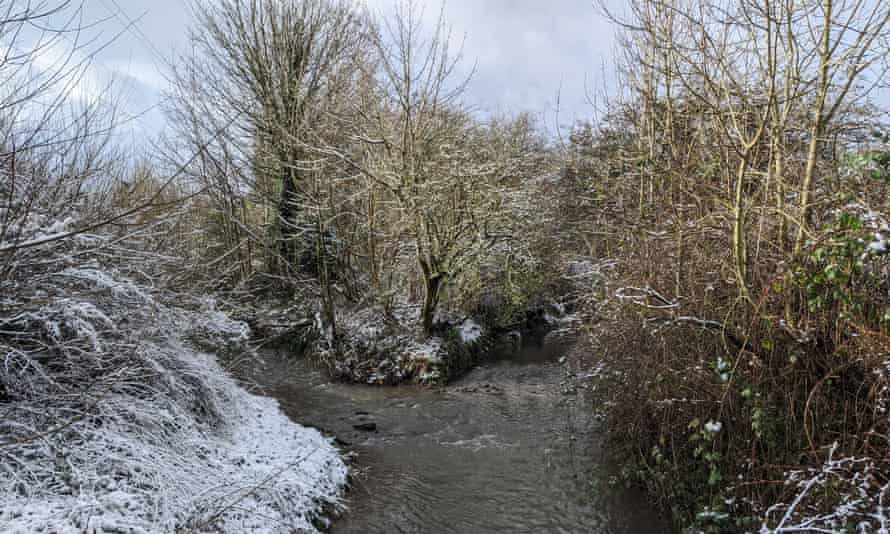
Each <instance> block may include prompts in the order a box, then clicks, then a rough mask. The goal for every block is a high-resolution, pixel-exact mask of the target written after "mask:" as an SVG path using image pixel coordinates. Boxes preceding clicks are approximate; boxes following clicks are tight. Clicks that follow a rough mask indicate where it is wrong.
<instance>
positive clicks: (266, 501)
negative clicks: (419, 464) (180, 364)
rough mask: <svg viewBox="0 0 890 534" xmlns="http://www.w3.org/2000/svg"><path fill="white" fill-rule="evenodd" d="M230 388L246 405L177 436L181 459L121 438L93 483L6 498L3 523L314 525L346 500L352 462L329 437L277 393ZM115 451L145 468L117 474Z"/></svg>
mask: <svg viewBox="0 0 890 534" xmlns="http://www.w3.org/2000/svg"><path fill="white" fill-rule="evenodd" d="M220 372H222V371H221V370H220ZM231 387H232V393H233V399H232V400H233V401H234V403H235V405H236V406H237V409H238V413H237V415H236V416H234V417H233V420H232V421H231V422H230V423H229V424H230V425H231V431H230V433H229V434H228V435H220V436H214V435H212V434H205V435H200V434H196V435H193V436H184V438H185V439H184V441H183V442H182V443H180V444H178V445H177V444H170V448H172V449H180V450H179V451H175V452H178V453H179V454H182V456H181V457H178V458H177V454H175V453H174V454H171V451H168V450H164V449H165V447H164V445H163V444H153V445H152V444H145V445H141V444H138V443H132V442H130V441H129V440H127V438H126V437H125V436H120V438H122V439H123V441H124V442H123V443H120V447H119V450H118V451H113V450H112V451H108V452H109V454H107V456H105V458H102V461H104V462H107V463H108V464H109V465H108V466H107V468H106V469H104V470H103V471H105V472H104V473H103V474H102V475H100V476H98V477H95V478H94V479H93V480H91V481H90V483H89V484H86V485H82V486H81V487H80V488H77V489H76V490H73V491H71V492H67V491H66V492H64V493H66V494H52V493H50V494H47V493H40V494H36V495H23V494H9V495H6V496H4V497H0V509H2V511H0V531H2V532H4V533H8V534H16V533H21V534H25V533H33V532H54V533H59V534H67V533H71V534H74V533H90V534H93V533H95V534H99V533H104V532H131V533H154V532H173V531H176V530H189V531H196V532H210V531H213V532H226V533H229V532H230V533H241V532H257V533H270V534H272V533H276V532H316V529H315V527H314V526H313V520H314V519H316V518H317V517H318V515H319V512H320V511H322V510H321V509H322V508H324V507H329V506H336V505H337V504H338V503H339V495H340V492H341V490H342V488H343V487H344V486H345V484H346V477H347V469H346V466H345V464H344V463H343V461H342V460H341V458H340V456H339V454H338V453H337V451H336V449H335V448H334V447H333V446H332V445H331V442H330V440H329V439H327V438H325V437H324V436H322V435H321V434H320V433H319V432H318V431H316V430H314V429H309V428H304V427H301V426H299V425H296V424H294V423H293V422H291V421H290V420H289V419H288V418H287V417H286V416H285V415H284V414H283V413H281V410H280V409H279V407H278V404H277V402H276V401H274V400H273V399H269V398H263V397H258V396H255V395H252V394H249V393H247V392H246V391H244V390H243V389H240V388H239V387H238V386H236V385H235V384H234V383H231ZM189 450H191V451H193V453H192V454H189ZM115 452H123V453H124V455H132V456H133V457H132V458H127V461H125V462H121V464H133V463H135V464H136V465H137V466H138V465H139V464H140V463H141V464H142V466H143V467H142V468H141V469H139V470H137V472H136V473H126V472H117V473H115V472H114V471H115V468H116V465H115V464H116V463H117V460H118V458H116V456H117V455H116V454H115ZM97 459H98V458H97ZM133 460H136V462H133ZM121 467H123V465H121ZM139 471H143V472H142V473H140V472H139ZM60 493H61V492H60Z"/></svg>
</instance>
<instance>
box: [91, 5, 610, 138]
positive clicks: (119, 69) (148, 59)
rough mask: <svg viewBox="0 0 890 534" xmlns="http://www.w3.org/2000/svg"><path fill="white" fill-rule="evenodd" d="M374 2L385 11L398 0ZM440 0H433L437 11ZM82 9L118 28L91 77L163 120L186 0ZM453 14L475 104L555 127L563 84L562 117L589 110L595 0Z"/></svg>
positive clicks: (601, 38) (147, 127) (449, 11)
mask: <svg viewBox="0 0 890 534" xmlns="http://www.w3.org/2000/svg"><path fill="white" fill-rule="evenodd" d="M207 1H212V0H207ZM367 2H368V4H369V7H371V9H372V10H374V11H378V12H380V11H384V12H385V11H386V10H390V9H391V8H392V6H393V1H392V0H367ZM440 5H441V4H440V0H430V1H429V2H427V8H426V9H427V11H428V14H429V16H430V17H433V16H434V15H435V14H437V13H438V9H439V6H440ZM83 9H84V12H83V17H84V21H85V22H88V23H96V25H95V27H94V28H92V29H91V30H90V35H91V36H98V37H99V39H100V41H101V40H105V41H107V40H110V39H111V38H112V37H115V36H117V37H116V38H115V39H114V41H113V42H111V43H110V44H109V45H108V46H107V47H105V48H104V49H103V50H101V52H100V53H99V54H98V55H97V57H96V59H95V61H94V64H93V65H92V67H91V71H92V72H91V73H90V76H89V77H88V80H87V83H92V84H93V85H95V86H100V85H101V84H102V83H103V82H104V81H105V80H107V79H108V77H110V76H114V78H115V79H117V80H118V87H119V89H121V90H123V91H124V94H125V96H126V107H127V110H128V111H129V112H130V113H133V114H135V113H137V112H139V111H144V110H149V111H148V112H147V113H146V114H145V115H144V116H143V117H141V118H140V119H139V120H138V121H137V122H135V123H134V129H135V130H136V131H137V132H139V131H141V132H151V133H155V132H157V131H159V130H161V129H162V128H163V124H164V119H163V115H162V114H161V113H160V111H159V110H158V109H156V108H153V106H157V104H158V103H159V102H160V100H161V95H162V92H163V90H164V87H165V85H166V81H165V77H164V73H165V71H166V67H165V65H164V62H165V61H167V60H168V58H170V57H171V56H172V55H173V54H172V53H173V51H174V50H183V49H185V48H186V47H187V46H188V39H187V30H188V27H189V25H190V24H191V16H190V13H189V10H188V8H187V7H186V3H185V0H83ZM445 14H446V17H447V18H448V21H449V22H450V24H451V25H452V26H453V30H454V33H455V35H459V36H463V35H465V37H466V43H465V47H464V56H465V63H466V66H467V68H470V67H472V65H473V64H474V63H475V65H476V71H475V75H474V76H473V79H472V82H471V84H470V87H469V90H468V93H467V95H466V101H467V103H468V104H471V105H472V106H474V107H475V108H476V109H478V110H479V111H480V112H481V113H490V112H498V111H505V112H515V111H521V110H531V111H534V112H538V113H541V114H543V118H544V119H545V120H546V121H547V124H548V126H550V127H551V128H552V127H553V125H554V123H555V122H556V121H555V116H556V114H555V109H556V96H557V93H559V94H561V101H560V110H561V111H560V116H559V119H560V120H559V122H560V123H562V124H568V123H570V122H572V121H573V120H574V119H576V118H577V119H580V118H586V117H588V116H590V114H591V110H590V106H589V104H588V103H587V99H586V88H587V87H588V86H594V87H600V86H601V85H602V80H601V69H602V65H603V64H604V62H608V59H609V56H610V54H611V46H612V30H611V28H610V27H609V25H608V24H607V22H606V21H605V20H603V18H602V17H601V16H600V15H598V14H597V12H596V10H595V9H594V7H593V1H592V0H448V1H447V4H446V7H445ZM128 26H129V28H128ZM100 41H97V42H100Z"/></svg>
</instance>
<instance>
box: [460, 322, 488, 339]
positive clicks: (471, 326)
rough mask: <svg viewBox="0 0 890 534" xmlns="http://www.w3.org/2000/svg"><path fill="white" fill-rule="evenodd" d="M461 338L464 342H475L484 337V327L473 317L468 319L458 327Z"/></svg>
mask: <svg viewBox="0 0 890 534" xmlns="http://www.w3.org/2000/svg"><path fill="white" fill-rule="evenodd" d="M458 332H459V333H460V340H461V341H463V342H464V343H475V342H477V341H479V338H481V337H482V327H481V326H479V323H477V322H476V321H474V320H472V319H467V320H465V321H464V322H462V323H461V324H460V326H459V327H458Z"/></svg>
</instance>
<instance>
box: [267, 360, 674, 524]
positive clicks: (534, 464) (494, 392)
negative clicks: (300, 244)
mask: <svg viewBox="0 0 890 534" xmlns="http://www.w3.org/2000/svg"><path fill="white" fill-rule="evenodd" d="M560 356H561V353H560V350H558V349H556V350H553V349H551V350H544V349H543V348H541V347H539V346H530V347H524V348H522V349H520V350H515V351H511V352H509V353H505V354H501V357H500V358H497V359H495V360H494V361H492V362H491V363H488V364H486V365H483V366H481V367H479V368H477V369H475V370H474V371H472V372H471V373H469V374H468V375H467V376H466V377H464V378H463V379H461V380H459V381H457V382H456V383H454V384H451V385H449V386H448V387H447V388H443V389H422V388H417V387H398V388H369V387H363V386H349V385H344V384H332V383H330V382H328V381H327V380H325V379H324V377H323V375H322V374H321V373H320V372H319V371H317V370H315V369H312V368H311V367H310V366H309V365H308V364H307V363H306V362H305V361H304V360H302V359H297V360H296V361H294V360H290V361H285V360H283V359H280V358H275V357H269V358H268V359H269V361H268V364H269V365H268V367H267V368H266V369H265V370H263V371H262V372H260V374H259V375H258V376H255V377H254V379H255V380H257V381H258V382H259V383H261V384H264V385H265V386H267V387H266V389H267V391H268V393H269V394H271V395H272V396H274V397H276V398H278V399H279V400H280V401H281V405H282V408H283V409H284V410H285V411H286V412H287V413H288V414H289V415H290V416H291V417H292V418H293V419H294V420H296V421H298V422H300V423H303V424H308V425H311V426H315V427H318V428H320V429H322V430H324V431H326V432H328V433H330V434H331V435H334V436H336V437H337V438H338V439H340V440H341V442H342V443H343V446H344V448H345V449H348V450H350V451H354V452H355V453H356V454H357V459H356V461H355V464H354V468H355V470H356V476H355V477H354V480H353V488H352V490H351V491H350V492H349V494H348V495H347V504H348V507H349V511H348V513H346V514H345V515H344V516H343V517H341V518H339V519H337V520H336V521H335V522H334V524H333V527H332V529H331V532H333V533H335V534H345V533H356V534H357V533H362V534H365V533H390V532H404V533H409V532H410V533H424V534H438V533H443V534H444V533H460V534H464V533H487V532H504V533H507V532H509V533H551V532H553V533H578V532H596V533H613V532H618V533H621V532H625V533H632V532H633V533H636V532H639V533H658V532H663V531H665V528H664V526H663V523H661V522H660V521H659V520H658V519H657V517H656V515H655V514H654V513H653V512H652V511H651V509H649V508H648V507H647V505H646V504H645V501H644V500H643V498H642V496H641V495H639V494H638V493H635V492H629V491H626V490H622V489H620V488H617V487H613V486H612V485H610V484H608V478H609V477H608V468H607V467H606V466H603V465H601V464H598V463H597V460H598V459H599V458H601V456H600V455H598V454H597V452H596V450H595V449H594V448H595V447H596V441H597V439H596V437H597V433H596V423H595V421H594V420H593V418H592V417H591V416H590V414H591V412H592V410H591V409H590V407H589V406H586V405H585V401H584V400H583V399H581V398H580V397H578V396H576V395H574V394H572V393H571V388H565V387H564V383H563V382H564V378H565V371H564V368H563V365H561V364H560V363H559V357H560ZM367 421H373V422H375V423H376V424H377V431H376V432H363V431H359V430H355V429H354V428H353V425H355V424H358V423H360V422H367Z"/></svg>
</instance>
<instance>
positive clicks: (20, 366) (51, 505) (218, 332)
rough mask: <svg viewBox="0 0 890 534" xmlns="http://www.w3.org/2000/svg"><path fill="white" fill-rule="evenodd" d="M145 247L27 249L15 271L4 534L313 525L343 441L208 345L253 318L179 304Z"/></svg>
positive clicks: (1, 368) (5, 323) (101, 243)
mask: <svg viewBox="0 0 890 534" xmlns="http://www.w3.org/2000/svg"><path fill="white" fill-rule="evenodd" d="M130 245H133V248H132V249H130V253H129V254H125V253H123V249H124V247H126V246H127V243H123V242H121V241H120V240H115V239H110V238H108V237H107V236H102V235H89V236H86V235H81V236H79V237H76V238H66V239H63V240H59V241H54V242H48V243H46V244H40V245H36V246H34V247H28V249H27V250H26V251H23V252H22V251H21V250H17V251H16V252H22V253H21V254H20V256H19V257H25V256H27V258H29V262H28V263H27V264H19V265H18V268H17V269H15V270H12V271H7V274H6V277H5V278H3V279H2V280H0V286H2V295H3V297H2V299H0V357H2V362H0V412H2V413H3V414H4V416H3V418H2V419H0V472H2V473H3V476H0V531H3V532H34V531H39V530H47V531H56V532H58V531H83V532H106V531H108V532H111V531H113V532H121V531H127V532H172V531H177V530H184V529H187V530H192V531H199V532H200V531H223V532H247V531H256V530H264V531H267V532H277V531H281V532H295V531H296V532H314V531H315V527H314V526H313V521H314V520H315V519H316V517H317V514H318V512H319V511H320V510H321V509H322V508H323V507H325V506H328V505H336V503H337V502H338V501H337V500H338V495H339V491H340V489H341V487H342V486H343V484H344V483H345V478H346V468H345V466H344V465H343V463H342V461H341V460H340V458H339V456H338V455H337V454H336V451H335V449H334V448H333V447H332V446H331V443H330V441H329V440H328V439H327V438H324V437H323V436H322V435H321V434H319V433H318V432H316V431H314V430H308V429H304V428H302V427H299V426H297V425H294V424H293V423H291V422H290V421H289V420H288V419H287V418H286V417H285V416H284V415H283V414H282V413H281V412H280V410H279V409H278V407H277V405H276V403H275V402H274V401H272V400H270V399H263V398H259V397H255V396H253V395H250V394H248V393H247V392H246V391H244V390H243V389H241V388H240V387H239V386H238V385H237V384H236V383H235V381H234V380H233V379H232V378H230V377H229V376H228V375H227V374H226V373H225V371H224V370H223V369H222V368H221V367H220V365H219V363H217V360H216V358H215V357H214V356H211V355H210V354H207V353H205V352H202V350H210V349H213V350H223V351H232V350H237V349H238V348H239V347H241V348H244V347H245V346H246V340H247V338H248V336H249V329H248V328H247V326H246V325H245V324H244V323H241V322H238V321H233V320H231V319H229V318H228V317H227V316H225V314H223V313H222V312H220V311H217V310H215V309H213V307H212V305H210V304H208V305H207V306H205V307H204V309H203V310H199V311H187V310H184V309H180V308H177V307H174V306H170V305H168V304H166V301H169V300H173V295H168V294H166V293H165V292H164V291H163V290H161V289H158V288H152V289H150V288H149V286H150V284H148V283H138V282H136V281H134V280H136V279H137V278H142V279H146V277H147V276H148V275H147V274H146V272H147V271H150V269H151V264H150V261H143V262H140V264H139V267H140V269H139V270H136V269H132V270H128V269H127V267H128V265H131V264H130V263H129V262H127V261H118V260H119V259H120V258H127V257H128V256H130V257H132V256H137V257H140V258H141V259H143V260H147V258H146V257H145V256H142V255H141V254H140V253H139V252H137V250H138V249H139V248H142V247H139V243H130ZM112 247H113V253H107V254H102V253H101V252H102V251H105V252H109V251H110V250H112ZM137 247H138V248H137ZM90 257H93V258H97V259H102V260H103V261H101V262H100V261H97V260H96V259H94V260H88V259H84V258H90ZM146 280H147V279H146ZM147 281H149V280H147Z"/></svg>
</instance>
